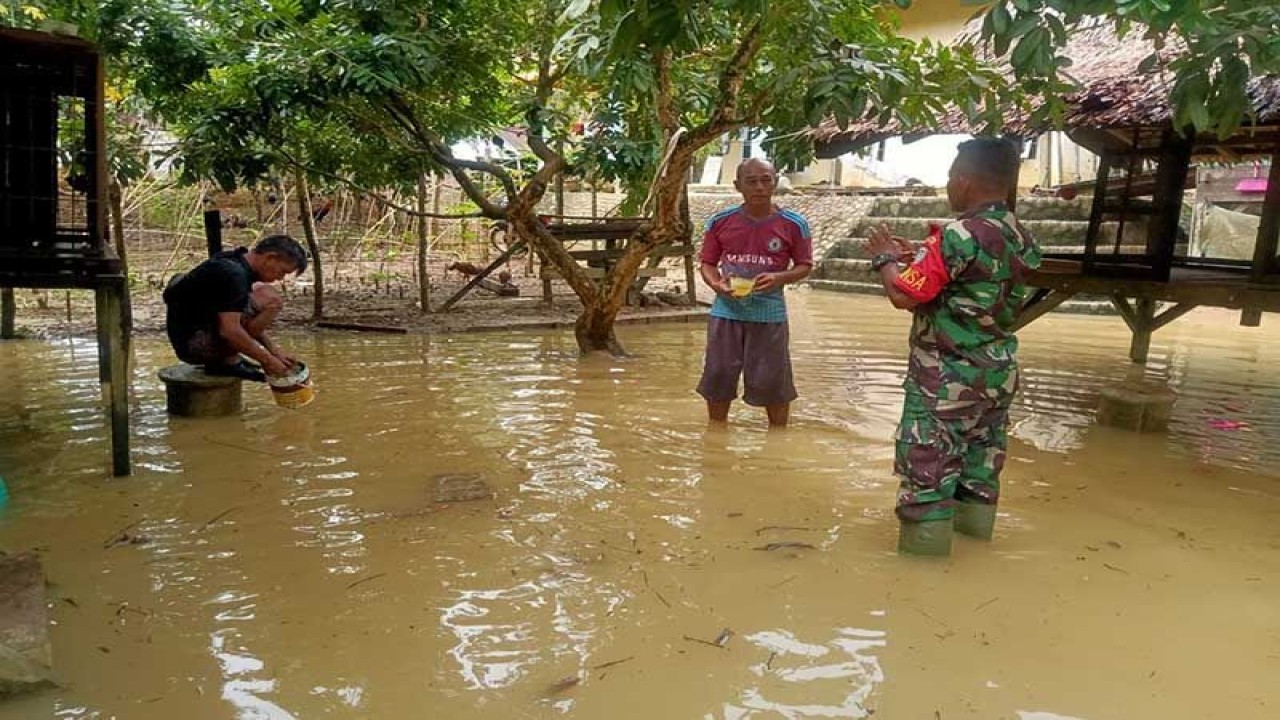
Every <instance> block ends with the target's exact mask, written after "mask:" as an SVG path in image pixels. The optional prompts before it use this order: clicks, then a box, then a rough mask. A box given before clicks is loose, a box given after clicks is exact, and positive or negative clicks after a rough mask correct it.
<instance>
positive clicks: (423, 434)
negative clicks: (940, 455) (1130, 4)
mask: <svg viewBox="0 0 1280 720" xmlns="http://www.w3.org/2000/svg"><path fill="white" fill-rule="evenodd" d="M792 298H793V299H792V301H791V302H792V316H793V353H794V356H795V364H796V371H797V384H798V386H799V389H800V392H801V395H802V398H801V400H800V401H799V402H798V403H797V405H796V406H795V408H794V412H793V425H792V427H790V428H789V429H787V430H785V431H783V432H766V429H765V426H764V418H763V413H762V412H760V411H754V410H750V409H746V408H741V407H736V408H735V411H734V414H733V416H732V426H731V427H730V428H729V429H727V430H709V429H708V428H707V425H706V422H705V420H704V414H703V413H704V411H703V407H702V405H701V402H700V400H699V399H698V397H697V396H696V395H694V393H693V391H692V386H693V384H694V383H695V381H696V376H697V374H698V371H699V368H700V363H701V354H702V347H703V335H702V334H703V327H702V326H701V325H698V324H690V325H650V326H643V327H634V326H633V327H626V328H623V330H622V333H623V335H624V337H625V339H626V341H627V342H628V344H629V346H630V348H631V349H632V350H633V351H634V352H635V353H636V354H637V356H636V357H635V358H633V359H629V360H619V361H614V360H605V359H598V358H596V359H588V360H585V361H579V360H578V359H577V357H576V352H575V348H574V346H573V344H572V339H571V337H570V336H569V335H568V334H567V333H562V332H513V333H510V334H475V335H454V336H437V337H428V336H374V335H344V334H331V333H321V334H314V335H312V334H294V335H291V336H287V340H288V342H289V344H290V345H291V347H292V348H294V349H296V350H297V351H298V353H299V354H300V355H302V356H303V357H305V358H306V359H307V360H308V361H309V362H310V364H311V366H312V369H313V371H314V375H315V378H316V382H317V386H318V390H319V393H318V397H317V400H316V402H315V404H314V405H312V406H311V407H308V408H306V409H304V410H301V411H286V410H281V409H278V408H276V407H275V406H274V405H273V404H272V402H271V398H270V396H269V393H268V392H267V391H266V390H265V389H263V388H261V387H257V386H254V387H246V389H245V391H246V404H247V409H246V411H245V412H244V414H243V415H241V416H238V417H233V418H225V419H212V420H187V419H173V418H169V417H167V416H166V415H165V413H164V399H163V395H164V393H163V389H162V387H161V385H160V384H159V382H158V381H157V380H156V378H155V371H156V369H157V368H159V367H161V366H163V365H165V364H167V363H168V362H169V357H168V354H167V350H166V348H165V347H164V345H163V343H162V342H160V341H158V340H156V339H139V340H138V341H137V343H136V344H137V347H136V362H135V370H134V378H135V385H134V393H135V404H134V409H133V422H134V437H133V442H134V462H135V467H136V473H135V475H134V476H133V477H131V478H124V479H112V478H110V477H108V476H107V474H106V467H107V465H108V462H107V442H106V434H105V430H104V427H103V423H102V418H101V414H100V410H99V408H98V397H99V390H98V384H97V380H96V366H95V360H94V346H93V344H92V342H91V341H89V340H67V341H61V342H44V341H16V342H5V343H0V378H2V380H3V382H0V474H3V475H4V477H5V479H6V480H7V482H8V485H9V488H10V493H11V496H12V499H11V501H10V503H9V505H8V506H7V507H6V508H4V509H3V510H0V549H3V550H6V551H10V552H14V551H21V550H27V549H35V550H36V551H37V552H39V553H40V555H41V556H42V558H43V560H44V563H45V569H46V572H47V575H48V580H49V586H48V592H49V601H50V608H51V615H52V618H53V620H54V626H53V627H52V630H51V633H52V642H53V654H54V658H55V666H56V675H57V679H58V682H59V687H57V688H56V689H52V690H49V691H46V692H42V693H39V694H36V695H32V696H27V697H24V698H20V699H14V700H8V701H5V702H4V703H2V704H0V718H5V719H6V720H7V719H8V718H22V719H24V720H25V719H28V718H41V719H43V718H68V719H71V718H127V719H129V720H158V719H161V718H163V719H166V720H169V719H174V718H182V719H184V720H197V719H202V718H240V719H245V720H248V719H254V720H257V719H267V720H280V719H284V718H299V719H305V718H320V717H325V718H427V717H431V718H449V719H453V718H458V719H460V720H465V719H468V718H541V717H572V718H610V719H613V718H622V719H627V718H714V719H717V720H737V719H740V718H863V717H869V716H870V715H872V714H874V715H875V717H876V718H878V719H879V718H889V719H890V720H898V719H905V720H910V719H915V718H921V719H924V720H936V719H943V720H952V719H953V718H1012V719H1017V720H1063V719H1064V718H1081V719H1085V720H1104V719H1111V718H1114V719H1121V718H1123V719H1126V720H1132V719H1135V718H1160V719H1167V718H1232V719H1240V718H1275V717H1280V683H1278V682H1277V680H1276V678H1277V677H1280V602H1278V600H1277V599H1278V598H1280V572H1278V571H1280V480H1278V479H1277V476H1276V473H1277V471H1276V468H1277V462H1278V461H1280V442H1278V441H1280V372H1277V366H1278V365H1280V340H1277V336H1276V333H1275V323H1276V320H1275V318H1274V317H1271V316H1268V318H1267V319H1266V325H1265V326H1264V327H1263V328H1260V329H1245V328H1239V327H1236V326H1235V314H1234V313H1229V312H1225V311H1208V310H1202V311H1197V312H1195V313H1192V314H1191V315H1189V316H1188V317H1186V318H1184V319H1181V320H1179V321H1177V322H1176V323H1174V324H1173V325H1171V326H1169V327H1168V328H1166V329H1164V330H1162V331H1161V332H1159V333H1157V334H1156V337H1155V340H1154V343H1153V348H1152V359H1151V362H1150V364H1149V365H1148V366H1147V368H1145V370H1144V369H1142V368H1135V367H1133V366H1130V364H1129V363H1128V362H1127V360H1126V357H1127V348H1128V335H1127V333H1126V332H1125V331H1124V326H1123V323H1122V322H1121V321H1120V320H1119V319H1118V318H1114V317H1110V318H1099V317H1079V316H1066V315H1057V316H1053V317H1050V318H1048V319H1045V320H1041V321H1040V322H1038V323H1036V324H1035V325H1033V326H1032V327H1030V328H1028V329H1027V330H1025V331H1024V332H1023V333H1022V338H1023V355H1022V357H1023V363H1024V378H1025V380H1024V390H1023V393H1022V395H1021V397H1020V400H1019V403H1018V406H1017V409H1016V412H1015V417H1014V426H1013V429H1012V434H1013V438H1014V442H1013V447H1012V448H1011V460H1010V463H1009V467H1008V468H1007V470H1006V473H1005V487H1006V490H1005V496H1004V501H1003V503H1002V506H1001V508H1002V513H1001V516H1000V523H999V529H998V532H997V537H996V540H995V541H994V542H993V543H991V544H990V545H986V544H981V543H977V542H972V541H966V540H964V539H958V540H957V542H956V547H955V549H954V555H953V557H952V558H951V559H950V560H945V561H921V560H911V559H903V558H899V557H897V556H896V555H895V554H894V552H893V546H894V542H895V539H896V523H895V520H894V518H893V513H892V505H893V498H894V488H895V483H894V481H893V479H892V477H891V475H890V466H891V457H892V447H891V443H890V434H891V432H892V429H893V426H894V423H895V421H896V415H897V412H898V409H899V406H900V390H899V382H900V380H901V375H902V372H903V368H904V362H903V359H904V355H905V350H906V340H905V338H906V329H907V320H908V318H907V316H906V315H905V314H896V313H895V312H894V311H892V310H890V309H889V308H888V306H887V305H886V304H885V303H884V301H883V300H879V299H874V298H865V297H853V296H844V295H833V294H825V293H819V292H811V291H803V290H802V291H799V292H796V293H793V295H792ZM1135 374H1136V375H1139V376H1140V375H1143V374H1145V375H1146V376H1147V377H1148V379H1158V380H1162V381H1165V382H1167V383H1168V384H1169V385H1170V386H1171V387H1172V388H1173V389H1175V390H1176V391H1178V392H1179V394H1180V398H1179V401H1178V404H1177V405H1176V409H1175V416H1174V420H1173V424H1172V426H1171V427H1170V429H1169V431H1168V433H1164V434H1154V435H1141V436H1139V435H1134V434H1130V433H1126V432H1123V431H1119V430H1112V429H1108V428H1100V427H1097V426H1095V425H1094V424H1093V422H1092V413H1093V409H1094V407H1095V406H1096V404H1097V399H1098V392H1099V389H1100V388H1102V387H1104V386H1106V385H1109V384H1112V383H1116V382H1120V381H1123V380H1125V379H1126V378H1132V377H1133V376H1134V375H1135ZM441 473H480V474H481V475H482V476H483V478H484V479H485V480H486V482H487V483H488V485H489V486H490V487H491V488H492V490H493V492H494V498H493V499H492V500H479V501H474V502H462V503H456V504H452V505H439V504H436V503H435V502H434V494H433V493H434V484H433V477H434V476H436V475H438V474H441ZM122 531H123V532H125V533H127V534H128V535H130V536H131V537H134V538H136V539H137V540H138V542H136V543H124V544H113V542H112V539H113V538H116V537H117V536H119V535H120V533H121V532H122ZM788 542H790V543H803V544H805V545H808V546H811V547H795V546H791V547H782V548H780V549H773V550H765V549H762V548H765V547H768V546H769V545H770V544H771V543H788ZM726 629H728V630H729V631H731V633H732V635H728V634H727V633H724V632H722V631H724V630H726ZM724 637H727V640H726V641H723V642H722V645H723V646H716V645H715V642H716V640H717V639H721V640H723V638H724Z"/></svg>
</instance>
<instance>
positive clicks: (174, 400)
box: [158, 363, 244, 417]
mask: <svg viewBox="0 0 1280 720" xmlns="http://www.w3.org/2000/svg"><path fill="white" fill-rule="evenodd" d="M158 375H159V376H160V379H161V380H163V381H164V391H165V408H166V409H167V410H168V411H169V414H170V415H178V416H180V417H219V416H222V415H235V414H236V413H238V412H240V411H241V410H243V409H244V400H243V397H242V393H241V383H242V381H241V380H240V378H236V377H224V376H221V375H206V374H204V371H203V370H201V369H200V368H198V367H196V366H194V365H188V364H186V363H179V364H177V365H170V366H169V367H167V368H164V369H163V370H161V371H160V372H159V373H158Z"/></svg>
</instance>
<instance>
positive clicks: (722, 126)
mask: <svg viewBox="0 0 1280 720" xmlns="http://www.w3.org/2000/svg"><path fill="white" fill-rule="evenodd" d="M763 23H764V18H763V17H759V18H756V20H755V22H753V23H751V26H750V27H749V28H747V31H746V32H745V33H743V35H742V40H740V41H739V42H738V47H737V49H736V50H734V51H733V55H731V56H730V57H729V61H728V62H727V63H725V66H724V70H723V71H721V73H720V83H719V88H720V99H719V102H717V103H716V109H715V110H714V111H712V113H711V117H709V118H707V121H706V122H704V123H702V124H701V125H699V126H698V127H696V128H694V129H693V131H692V132H690V133H689V134H688V135H687V136H685V137H686V138H688V142H689V144H690V145H692V146H693V147H695V148H698V147H702V146H703V145H705V144H707V143H708V142H711V141H712V140H714V139H716V138H717V137H719V136H720V135H721V134H723V133H725V132H728V131H729V130H732V129H734V127H739V126H740V123H741V119H740V118H738V117H736V115H737V110H738V93H739V92H741V90H742V83H743V82H744V81H745V80H746V76H745V72H746V68H747V65H748V64H750V63H751V61H752V60H754V59H755V57H756V54H757V53H758V52H760V44H761V40H760V30H761V27H762V25H763Z"/></svg>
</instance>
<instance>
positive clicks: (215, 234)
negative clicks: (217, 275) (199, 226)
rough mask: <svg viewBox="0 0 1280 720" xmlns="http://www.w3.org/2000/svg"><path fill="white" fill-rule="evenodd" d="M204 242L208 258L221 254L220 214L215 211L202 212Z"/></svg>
mask: <svg viewBox="0 0 1280 720" xmlns="http://www.w3.org/2000/svg"><path fill="white" fill-rule="evenodd" d="M286 212H287V211H286ZM204 241H205V243H206V245H207V246H208V248H209V257H213V256H214V255H217V254H218V253H220V252H222V213H220V212H218V211H217V210H205V211H204Z"/></svg>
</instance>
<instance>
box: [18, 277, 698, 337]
mask: <svg viewBox="0 0 1280 720" xmlns="http://www.w3.org/2000/svg"><path fill="white" fill-rule="evenodd" d="M514 282H515V284H516V285H517V286H518V287H519V288H520V295H519V296H518V297H498V296H496V295H494V294H493V293H490V292H487V291H485V290H483V289H479V288H477V289H474V290H473V291H472V292H471V293H470V294H469V295H467V296H466V297H465V298H463V299H462V300H461V301H460V302H459V303H458V304H456V305H455V306H453V307H452V308H451V309H450V310H449V311H448V312H444V313H440V312H433V313H423V312H421V310H420V308H419V303H418V298H417V297H416V295H415V292H416V290H415V289H414V288H412V287H410V286H396V287H391V288H386V287H376V286H356V287H339V288H337V289H333V290H326V292H325V311H324V317H323V320H324V321H326V322H334V323H346V324H358V325H369V326H375V327H386V328H393V329H395V330H393V331H396V332H398V331H400V329H403V331H404V332H414V333H417V332H422V333H435V332H468V331H483V330H501V329H508V328H520V327H572V326H573V323H574V321H575V320H576V318H577V317H578V314H579V312H580V311H581V308H582V305H581V304H580V303H579V302H578V299H577V297H576V296H574V295H572V294H567V288H566V287H565V286H564V285H563V284H561V283H556V285H555V288H554V294H553V301H552V304H551V305H547V304H546V303H545V302H543V299H542V287H541V283H540V281H538V280H537V279H536V278H516V279H515V280H514ZM461 286H462V283H461V282H460V281H457V280H438V279H433V283H432V288H431V291H432V292H431V305H432V306H433V307H435V308H438V307H439V306H440V305H442V304H443V303H444V301H445V300H446V299H447V298H449V297H450V296H451V295H452V294H453V293H454V292H455V291H456V290H458V289H459V288H460V287H461ZM678 287H679V286H678V285H675V284H663V285H660V286H659V285H655V286H652V287H651V288H650V289H652V290H653V291H654V292H655V293H660V294H661V295H662V296H663V297H665V298H668V299H674V298H673V293H674V291H675V290H676V289H677V288H678ZM700 291H701V292H700V295H699V302H700V303H705V302H709V300H710V298H707V297H703V293H705V289H704V288H700ZM285 295H286V298H287V302H286V305H285V312H284V314H283V315H282V319H281V324H282V326H283V327H292V328H314V327H315V325H314V323H313V322H312V312H313V305H314V296H313V295H312V293H311V289H310V287H308V286H306V285H299V284H293V283H292V282H287V283H286V284H285ZM131 297H132V301H133V324H134V333H135V334H159V333H163V332H164V314H165V308H164V301H163V300H162V298H161V296H160V291H159V290H158V289H157V288H154V287H150V286H146V285H144V286H135V287H134V288H133V289H132V291H131ZM16 299H17V307H18V309H17V326H18V331H19V333H20V334H22V335H26V336H33V337H67V336H88V335H92V334H93V332H94V311H93V295H92V293H90V292H88V291H83V290H72V291H66V290H30V289H19V290H17V291H16ZM651 299H652V297H651ZM705 312H706V307H705V305H701V304H700V305H698V306H689V305H687V304H685V305H677V304H668V303H666V302H661V303H658V304H655V305H646V306H643V307H639V306H637V307H627V308H624V309H623V312H622V315H621V316H620V318H619V322H620V323H627V322H657V321H666V320H685V319H696V318H700V317H702V316H703V315H704V314H705Z"/></svg>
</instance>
